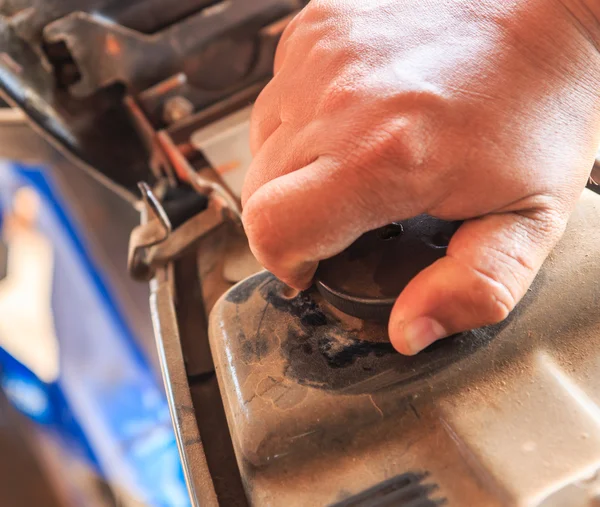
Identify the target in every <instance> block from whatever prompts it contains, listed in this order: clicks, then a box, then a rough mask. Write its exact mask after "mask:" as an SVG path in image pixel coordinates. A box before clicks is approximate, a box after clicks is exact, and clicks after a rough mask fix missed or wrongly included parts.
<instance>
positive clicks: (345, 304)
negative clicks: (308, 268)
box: [315, 215, 459, 321]
mask: <svg viewBox="0 0 600 507" xmlns="http://www.w3.org/2000/svg"><path fill="white" fill-rule="evenodd" d="M458 225H459V223H456V222H446V221H444V220H439V219H437V218H433V217H430V216H427V215H421V216H418V217H416V218H412V219H410V220H405V221H403V222H400V223H394V224H390V225H387V226H385V227H382V228H380V229H378V230H375V231H371V232H368V233H366V234H364V235H363V236H361V237H360V238H359V239H358V240H357V241H355V242H354V243H353V244H352V245H351V246H350V247H348V248H347V249H346V250H344V251H343V252H342V253H340V254H338V255H336V256H335V257H332V258H331V259H327V260H325V261H323V262H321V263H320V264H319V269H318V271H317V274H316V276H315V280H316V287H317V289H318V290H319V292H320V293H321V295H322V296H323V297H324V298H325V299H326V300H327V301H328V302H329V303H331V304H332V305H333V306H335V307H336V308H338V309H339V310H341V311H342V312H344V313H347V314H348V315H352V316H353V317H358V318H361V319H366V320H376V321H387V319H388V317H389V315H390V312H391V311H392V307H393V306H394V303H395V301H396V298H397V297H398V296H399V295H400V292H402V289H404V287H405V286H406V285H407V284H408V282H409V281H410V280H411V279H412V278H413V277H414V276H415V275H416V274H417V273H419V272H420V271H422V270H423V269H424V268H425V267H427V266H429V265H430V264H432V263H433V262H434V261H436V260H437V259H439V258H441V257H443V256H444V255H445V254H446V248H447V246H448V244H449V242H450V238H451V237H452V235H453V234H454V232H455V231H456V229H457V227H458Z"/></svg>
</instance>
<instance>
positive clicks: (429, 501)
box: [331, 473, 445, 507]
mask: <svg viewBox="0 0 600 507" xmlns="http://www.w3.org/2000/svg"><path fill="white" fill-rule="evenodd" d="M426 478H427V474H424V473H418V474H415V473H406V474H402V475H398V476H396V477H393V478H392V479H388V480H386V481H384V482H382V483H381V484H377V485H376V486H373V487H372V488H369V489H368V490H367V491H363V492H362V493H359V494H358V495H355V496H352V497H351V498H347V499H346V500H342V501H341V502H339V503H336V504H335V505H332V506H331V507H373V506H377V507H436V506H438V505H443V504H444V503H445V502H444V500H443V499H440V498H436V499H434V498H433V494H434V492H435V490H436V489H437V486H436V485H435V484H428V483H423V480H424V479H426Z"/></svg>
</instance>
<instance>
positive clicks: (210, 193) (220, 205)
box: [156, 130, 242, 227]
mask: <svg viewBox="0 0 600 507" xmlns="http://www.w3.org/2000/svg"><path fill="white" fill-rule="evenodd" d="M156 138H157V140H158V145H159V147H160V148H161V149H162V150H163V153H164V154H165V156H166V157H167V160H168V161H169V163H170V164H171V166H172V167H173V169H174V170H175V172H176V173H177V175H179V176H180V178H182V179H184V181H188V182H189V183H190V185H191V186H192V187H193V188H194V189H195V190H196V191H197V192H198V193H199V194H201V195H204V196H206V197H207V199H208V200H209V201H211V202H212V203H213V204H214V206H215V207H216V209H217V210H218V211H219V212H221V213H222V214H223V217H224V218H227V219H230V220H232V221H233V222H234V223H236V224H237V225H238V226H240V227H241V225H242V210H241V206H240V204H239V203H238V202H236V200H235V199H234V198H233V197H232V196H231V194H230V193H229V191H227V190H226V189H225V187H223V185H221V183H219V182H217V181H212V180H209V179H207V178H204V177H203V176H202V175H201V174H199V173H198V172H197V171H195V170H194V168H193V167H192V166H191V165H190V163H189V162H188V160H187V159H186V158H185V156H184V155H183V154H182V153H181V151H180V150H179V149H178V148H177V146H175V143H173V140H172V139H171V137H170V136H169V134H168V133H167V132H166V131H164V130H161V131H160V132H158V134H157V136H156Z"/></svg>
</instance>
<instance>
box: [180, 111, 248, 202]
mask: <svg viewBox="0 0 600 507" xmlns="http://www.w3.org/2000/svg"><path fill="white" fill-rule="evenodd" d="M251 112H252V108H251V107H246V108H244V109H241V110H239V111H236V112H235V113H233V114H230V115H229V116H226V117H225V118H223V119H221V120H218V121H216V122H214V123H212V124H211V125H208V126H207V127H204V128H202V129H200V130H198V131H196V132H194V133H193V134H192V137H191V139H190V142H191V143H192V146H193V147H194V148H196V149H197V150H198V151H200V152H202V154H203V155H204V157H205V158H206V159H207V160H208V161H209V162H210V164H211V166H212V167H213V168H214V170H215V171H216V172H217V174H219V175H220V176H221V178H223V181H225V183H226V184H227V186H228V187H229V188H231V190H232V191H233V193H234V194H235V195H236V196H238V197H240V196H241V195H242V186H243V184H244V178H245V176H246V172H247V170H248V167H249V166H250V163H251V162H252V153H251V152H250V145H249V143H248V139H250V113H251Z"/></svg>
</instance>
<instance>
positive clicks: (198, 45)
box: [44, 0, 301, 96]
mask: <svg viewBox="0 0 600 507" xmlns="http://www.w3.org/2000/svg"><path fill="white" fill-rule="evenodd" d="M300 6H301V5H300V3H299V1H298V0H253V1H252V2H248V1H246V0H229V1H228V2H220V3H218V4H216V5H214V6H211V7H209V8H205V9H203V10H201V11H199V12H197V13H195V14H192V15H190V16H189V17H187V18H185V19H184V20H182V21H181V22H179V23H177V24H174V25H171V26H169V27H168V28H166V29H164V30H162V31H159V32H156V33H153V34H151V35H148V34H144V33H141V32H137V31H134V30H131V29H128V28H125V27H123V26H121V25H118V24H115V23H114V22H112V21H110V20H107V19H106V18H105V17H102V16H96V15H94V14H88V13H85V12H73V13H71V14H69V15H67V16H65V17H63V18H60V19H58V20H56V21H54V22H52V23H51V24H49V25H47V26H46V27H45V28H44V37H45V39H46V41H48V42H50V43H58V42H64V43H65V44H66V46H67V47H68V48H69V50H70V53H71V55H72V57H73V59H74V60H75V62H76V64H77V67H78V69H79V72H80V74H81V79H79V80H77V81H76V82H75V83H73V84H72V85H71V86H70V90H71V92H72V93H73V94H74V95H77V96H88V95H90V94H92V93H94V92H95V91H97V90H99V89H101V88H104V87H106V86H108V85H110V84H113V83H115V82H121V83H126V85H127V88H128V89H129V90H130V91H131V92H133V93H139V92H141V91H143V90H145V89H147V88H148V87H150V86H153V85H155V84H156V83H158V82H160V81H162V80H164V79H166V78H168V77H170V76H173V75H175V74H177V73H178V72H181V71H182V70H186V71H188V74H190V76H193V77H192V79H198V80H200V84H203V85H204V86H202V88H208V89H210V88H214V89H220V88H223V81H224V82H225V85H228V84H233V83H235V82H237V81H239V80H240V79H242V78H243V77H244V76H245V75H246V74H248V73H249V72H250V71H251V69H252V67H253V66H254V60H255V58H254V56H255V48H254V46H253V44H252V37H250V41H249V43H248V44H246V45H244V44H240V42H241V41H237V40H235V39H234V40H227V39H225V36H226V35H227V34H228V33H231V32H232V31H234V30H237V33H236V36H237V37H238V38H240V39H242V37H241V35H245V36H246V38H248V34H251V35H252V36H253V35H254V33H255V31H256V29H257V28H260V27H261V26H264V25H265V24H267V23H269V22H271V21H273V20H275V19H277V18H279V17H282V16H285V15H287V14H289V13H290V12H292V11H293V10H297V9H298V8H300ZM252 24H254V27H252ZM242 25H245V26H242ZM242 27H243V28H244V29H245V30H246V33H245V34H244V33H243V32H241V33H240V29H241V28H242ZM253 28H254V29H253ZM217 39H221V41H220V44H227V43H228V44H229V46H230V47H227V48H225V51H222V52H221V55H222V56H223V54H224V53H225V52H226V53H227V54H228V55H231V56H232V58H233V60H232V61H231V62H230V64H234V63H236V64H237V65H229V66H228V67H227V69H223V71H222V72H221V74H227V75H226V76H223V75H221V76H220V77H221V82H219V81H217V82H216V83H210V82H209V83H202V79H203V77H202V75H201V74H200V75H198V76H196V73H195V72H190V71H192V70H194V69H200V68H202V69H205V70H208V69H207V66H206V62H204V61H203V60H202V56H204V58H205V59H206V58H210V56H211V55H206V54H205V55H203V54H202V53H203V50H205V49H206V46H207V44H208V43H209V42H213V41H216V40H217ZM214 44H216V42H214ZM218 49H219V48H218V47H217V46H213V52H214V51H218ZM234 49H235V51H233V50H234ZM271 49H272V51H271V53H272V52H273V51H274V46H273V45H272V46H271ZM236 53H237V55H238V56H235V54H236ZM148 55H152V62H151V63H150V62H149V60H148ZM240 57H242V58H241V59H240ZM271 60H272V55H271ZM211 74H212V73H210V72H209V73H208V75H211ZM211 85H212V86H211Z"/></svg>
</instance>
